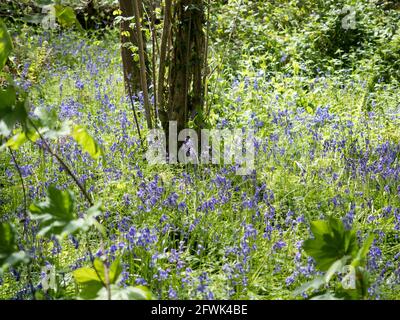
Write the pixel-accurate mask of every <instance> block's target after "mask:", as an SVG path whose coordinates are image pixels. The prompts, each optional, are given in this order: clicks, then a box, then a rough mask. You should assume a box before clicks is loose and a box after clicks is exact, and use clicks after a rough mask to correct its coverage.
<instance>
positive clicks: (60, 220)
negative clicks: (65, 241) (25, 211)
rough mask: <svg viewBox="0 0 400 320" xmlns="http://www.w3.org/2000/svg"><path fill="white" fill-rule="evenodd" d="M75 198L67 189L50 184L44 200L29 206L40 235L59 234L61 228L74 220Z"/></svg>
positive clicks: (61, 230)
mask: <svg viewBox="0 0 400 320" xmlns="http://www.w3.org/2000/svg"><path fill="white" fill-rule="evenodd" d="M74 205H75V198H74V195H73V193H72V192H71V191H69V190H65V191H62V190H58V189H57V188H55V187H54V186H50V187H49V189H48V191H47V197H46V200H45V201H44V202H40V203H34V204H32V205H31V206H30V208H29V210H30V212H31V215H32V218H33V219H34V220H38V221H39V225H40V232H39V234H40V235H49V234H55V235H60V234H61V233H62V232H63V229H64V228H65V227H66V226H67V225H68V223H70V222H71V221H72V220H74V218H75V216H74V213H73V211H74Z"/></svg>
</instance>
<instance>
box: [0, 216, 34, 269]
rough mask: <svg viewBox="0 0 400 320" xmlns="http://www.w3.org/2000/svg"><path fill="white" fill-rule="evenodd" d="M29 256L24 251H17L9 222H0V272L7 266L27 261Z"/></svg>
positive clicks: (13, 232) (13, 231)
mask: <svg viewBox="0 0 400 320" xmlns="http://www.w3.org/2000/svg"><path fill="white" fill-rule="evenodd" d="M28 261H29V258H28V256H27V255H26V253H25V252H24V251H18V247H17V244H16V239H15V230H14V228H13V226H12V225H11V224H9V223H1V224H0V273H1V272H3V271H4V270H5V269H7V268H8V267H11V266H14V265H17V264H19V263H28Z"/></svg>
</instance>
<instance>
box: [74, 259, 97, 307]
mask: <svg viewBox="0 0 400 320" xmlns="http://www.w3.org/2000/svg"><path fill="white" fill-rule="evenodd" d="M73 276H74V279H75V281H76V283H77V284H78V285H79V286H80V289H81V290H80V297H81V298H83V299H94V298H96V297H97V293H98V292H99V291H100V289H101V288H103V283H102V282H101V280H100V278H99V277H98V275H97V273H96V271H95V270H94V269H93V268H88V267H84V268H80V269H77V270H75V271H74V272H73Z"/></svg>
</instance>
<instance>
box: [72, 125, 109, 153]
mask: <svg viewBox="0 0 400 320" xmlns="http://www.w3.org/2000/svg"><path fill="white" fill-rule="evenodd" d="M72 137H73V138H74V139H75V141H76V142H77V143H78V144H79V145H80V146H81V147H82V149H83V150H84V151H86V152H87V153H89V155H90V156H91V157H92V158H93V159H98V158H99V157H100V156H102V155H103V150H102V149H101V148H100V146H99V145H98V144H97V142H96V141H95V140H94V139H93V138H92V136H91V135H90V134H89V133H88V132H87V130H86V129H85V128H84V127H82V126H75V127H74V129H73V131H72Z"/></svg>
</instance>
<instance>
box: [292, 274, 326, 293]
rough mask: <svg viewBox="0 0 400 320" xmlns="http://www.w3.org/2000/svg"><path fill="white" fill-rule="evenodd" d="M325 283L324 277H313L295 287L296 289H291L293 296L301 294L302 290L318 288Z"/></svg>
mask: <svg viewBox="0 0 400 320" xmlns="http://www.w3.org/2000/svg"><path fill="white" fill-rule="evenodd" d="M324 284H325V279H324V277H320V276H318V277H316V278H315V279H313V280H311V281H309V282H306V283H305V284H303V285H302V286H300V287H299V288H297V289H296V290H294V291H293V294H294V295H295V296H297V295H300V294H302V293H303V292H306V291H308V290H310V289H313V290H318V289H319V288H321V286H323V285H324Z"/></svg>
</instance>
